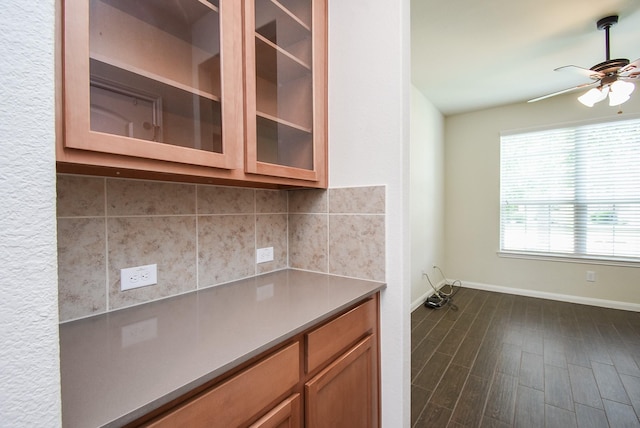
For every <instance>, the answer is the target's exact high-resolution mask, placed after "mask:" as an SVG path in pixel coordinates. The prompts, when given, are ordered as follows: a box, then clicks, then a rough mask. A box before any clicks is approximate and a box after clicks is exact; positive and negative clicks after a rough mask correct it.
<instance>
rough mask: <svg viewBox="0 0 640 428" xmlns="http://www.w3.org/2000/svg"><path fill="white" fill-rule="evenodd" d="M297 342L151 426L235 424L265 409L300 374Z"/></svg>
mask: <svg viewBox="0 0 640 428" xmlns="http://www.w3.org/2000/svg"><path fill="white" fill-rule="evenodd" d="M299 355H300V348H299V344H298V342H296V343H293V344H291V345H289V346H288V347H286V348H284V349H282V350H280V351H278V352H276V353H274V354H273V355H271V356H268V357H266V358H265V359H263V360H261V361H259V362H258V363H256V364H254V365H252V366H251V367H249V368H248V369H247V370H245V371H243V372H241V373H239V374H238V375H236V376H234V377H232V378H231V379H229V380H227V381H225V382H224V383H222V384H220V385H218V386H216V387H214V388H213V389H211V390H209V391H207V392H205V393H203V394H202V395H200V396H198V397H196V398H194V399H193V400H191V401H189V402H187V403H186V404H183V405H181V406H179V407H178V408H177V409H175V410H172V411H170V412H169V413H168V414H166V415H164V416H162V417H161V418H160V419H158V420H156V421H155V422H153V423H151V424H150V425H148V426H150V427H154V428H158V427H178V426H181V427H182V426H184V427H190V428H195V427H221V428H223V427H224V428H228V427H235V426H239V425H242V424H244V423H246V422H247V421H249V420H250V419H251V418H253V417H254V416H256V415H257V414H259V413H261V412H264V411H265V410H267V406H269V405H271V404H272V402H273V401H274V399H275V398H277V397H279V396H281V395H283V394H285V393H286V392H287V391H289V390H291V389H292V388H293V387H294V386H295V385H296V384H297V383H298V381H299V377H300V363H299V361H300V358H299Z"/></svg>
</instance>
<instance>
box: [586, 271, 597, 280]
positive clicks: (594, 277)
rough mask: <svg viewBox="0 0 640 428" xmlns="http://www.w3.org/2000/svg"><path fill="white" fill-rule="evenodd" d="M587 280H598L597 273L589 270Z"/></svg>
mask: <svg viewBox="0 0 640 428" xmlns="http://www.w3.org/2000/svg"><path fill="white" fill-rule="evenodd" d="M587 281H588V282H596V273H595V272H594V271H592V270H588V271H587Z"/></svg>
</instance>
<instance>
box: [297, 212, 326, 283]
mask: <svg viewBox="0 0 640 428" xmlns="http://www.w3.org/2000/svg"><path fill="white" fill-rule="evenodd" d="M327 222H328V218H327V215H321V214H289V266H290V267H292V268H297V269H306V270H311V271H315V272H327V236H328V224H327Z"/></svg>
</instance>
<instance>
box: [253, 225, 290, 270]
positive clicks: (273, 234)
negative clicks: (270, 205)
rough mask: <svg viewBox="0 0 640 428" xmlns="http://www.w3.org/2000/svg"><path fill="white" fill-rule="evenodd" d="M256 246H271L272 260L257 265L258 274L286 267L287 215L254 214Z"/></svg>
mask: <svg viewBox="0 0 640 428" xmlns="http://www.w3.org/2000/svg"><path fill="white" fill-rule="evenodd" d="M256 246H257V248H265V247H273V261H272V262H266V263H260V264H258V265H257V270H258V272H257V273H258V274H261V273H265V272H271V271H274V270H278V269H284V268H286V267H287V215H286V214H259V215H257V216H256Z"/></svg>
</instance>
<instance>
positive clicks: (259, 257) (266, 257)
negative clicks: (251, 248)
mask: <svg viewBox="0 0 640 428" xmlns="http://www.w3.org/2000/svg"><path fill="white" fill-rule="evenodd" d="M271 261H273V247H266V248H258V249H257V250H256V263H266V262H271Z"/></svg>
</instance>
